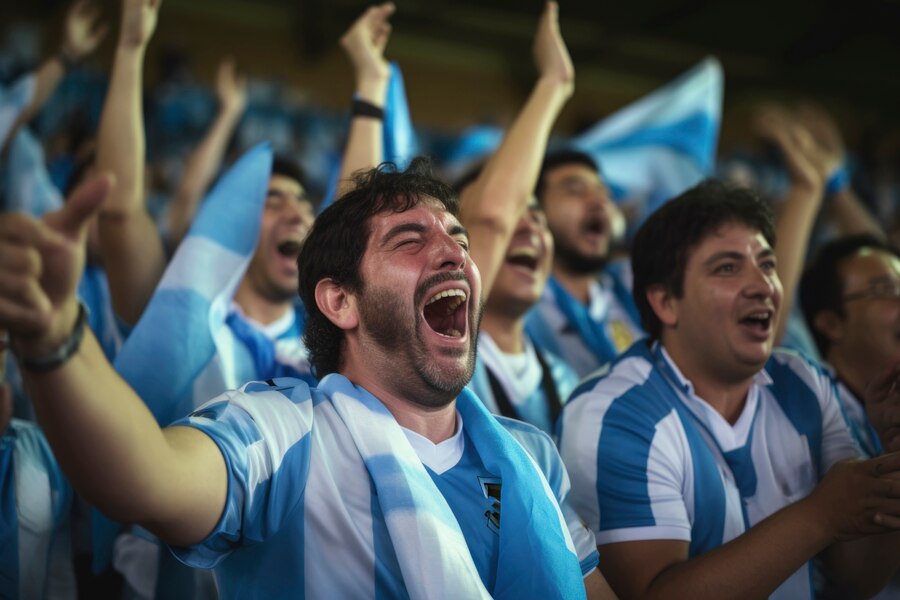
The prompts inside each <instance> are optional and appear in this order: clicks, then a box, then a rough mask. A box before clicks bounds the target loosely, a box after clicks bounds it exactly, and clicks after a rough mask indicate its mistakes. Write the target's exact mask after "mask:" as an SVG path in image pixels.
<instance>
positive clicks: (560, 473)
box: [173, 375, 597, 598]
mask: <svg viewBox="0 0 900 600" xmlns="http://www.w3.org/2000/svg"><path fill="white" fill-rule="evenodd" d="M339 381H340V382H344V383H340V384H339V383H338V382H339ZM346 382H347V380H346V379H344V378H343V377H340V376H338V375H329V376H328V377H326V378H325V379H323V380H322V382H321V383H320V385H319V387H318V388H315V389H311V390H310V391H309V392H302V390H301V388H300V386H301V385H302V384H301V383H300V382H299V381H297V380H288V379H283V380H278V381H276V382H274V383H276V384H279V385H280V386H281V387H274V386H271V385H268V384H262V383H250V384H247V385H246V386H244V388H242V389H241V390H238V391H233V392H227V393H225V394H223V395H222V396H220V397H219V398H216V399H214V400H213V401H211V402H210V403H208V404H206V405H204V406H203V407H201V408H200V409H199V410H198V411H197V412H196V413H195V414H194V415H193V416H191V417H190V418H189V419H187V420H185V421H182V422H181V423H180V424H183V425H190V426H193V427H197V428H199V429H201V430H202V431H204V432H206V433H207V434H208V435H209V436H210V437H211V438H212V439H213V440H214V441H215V442H216V443H217V444H218V446H219V448H220V449H221V451H222V453H223V455H224V457H225V461H226V464H227V468H228V476H229V482H228V490H229V491H228V498H227V501H226V507H225V510H224V511H223V514H222V517H221V519H220V521H219V523H218V525H217V526H216V528H215V530H214V531H213V532H212V533H211V534H210V536H209V537H208V538H207V539H206V540H204V541H203V542H201V543H200V544H197V545H195V546H192V547H190V548H173V552H175V554H176V555H177V556H178V557H179V558H180V559H181V560H183V561H184V562H186V563H187V564H189V565H191V566H197V567H207V568H210V567H214V568H215V569H216V577H217V580H218V584H219V590H220V593H221V594H222V597H224V598H253V597H258V598H275V597H285V596H289V597H292V598H373V597H381V598H388V597H389V598H405V597H409V592H408V590H407V585H406V583H405V582H404V577H403V575H402V573H401V571H400V567H399V563H398V558H397V554H396V552H395V546H394V544H393V543H392V541H391V537H390V535H389V532H388V529H387V526H386V523H385V516H384V514H383V513H382V509H381V506H380V503H379V499H378V497H377V495H376V489H375V486H374V482H373V479H372V476H371V474H370V470H369V468H368V467H367V463H365V462H364V461H363V458H362V457H361V455H360V451H359V450H358V449H357V446H356V443H355V441H354V439H353V437H352V435H351V432H350V431H349V430H348V428H347V426H346V424H345V423H344V421H343V420H342V419H341V416H340V415H339V414H338V411H337V410H336V409H335V406H334V405H333V404H332V403H331V402H330V401H329V397H330V395H331V394H334V393H335V389H337V387H338V385H346ZM295 389H296V390H301V391H300V392H298V393H296V394H295V393H294V391H295ZM310 394H311V395H310ZM499 420H500V422H501V424H502V425H503V427H504V428H505V429H506V430H507V431H508V432H509V433H510V434H511V435H512V436H513V438H514V439H515V440H516V441H517V442H518V443H519V444H520V445H521V446H522V447H523V448H525V449H526V451H527V453H528V454H529V455H530V457H531V459H532V460H533V461H534V463H535V464H536V465H538V467H539V469H540V471H541V472H542V473H543V475H544V478H545V479H546V481H547V483H548V484H549V487H550V489H551V490H552V492H553V494H554V495H555V497H556V499H557V501H558V502H560V503H562V505H563V514H564V515H565V518H566V521H567V525H568V528H569V531H570V536H571V538H572V541H573V544H574V546H575V549H576V552H577V556H578V560H579V562H580V563H581V568H582V573H583V574H586V573H588V572H589V571H591V570H592V569H593V568H595V567H596V564H597V553H596V545H595V541H594V537H593V535H592V534H591V532H590V531H589V530H587V529H586V528H585V527H584V526H583V524H582V523H581V521H580V519H579V518H578V517H577V516H576V515H575V513H574V512H573V511H571V510H570V509H568V508H566V507H565V500H566V496H567V493H568V489H569V482H568V477H567V475H566V472H565V469H564V467H563V465H562V461H561V459H560V458H559V454H558V452H557V451H556V448H555V446H554V445H553V443H552V441H551V440H550V438H549V437H548V436H547V435H546V434H544V433H542V432H540V431H539V430H537V429H536V428H534V427H532V426H530V425H528V424H525V423H521V422H518V421H513V420H511V419H504V418H500V419H499ZM462 431H463V437H464V450H463V451H462V452H461V453H460V457H459V460H458V461H457V462H456V463H455V464H453V465H452V466H448V465H445V467H447V468H446V470H441V469H436V470H433V469H431V468H429V469H428V474H429V476H430V477H431V478H432V480H433V481H435V483H436V485H437V488H438V489H439V490H440V492H441V494H442V495H443V496H444V498H445V500H446V501H447V503H448V504H449V506H450V509H451V510H452V512H453V514H454V515H455V516H456V518H457V521H459V525H460V529H461V531H462V532H463V534H464V536H465V540H466V544H467V545H468V546H469V548H470V554H471V555H472V559H473V561H474V563H475V565H476V567H477V570H478V574H479V575H480V576H481V579H482V582H483V584H484V585H485V586H486V587H487V589H488V590H491V589H492V587H491V586H492V584H493V579H494V578H495V577H496V576H497V574H496V568H495V564H494V563H496V560H497V556H496V554H495V552H494V549H493V547H491V548H487V549H486V546H489V545H490V543H491V542H490V540H492V539H493V537H495V536H496V535H497V534H496V527H497V525H498V524H499V493H500V488H501V486H502V485H503V482H502V481H498V478H497V477H496V476H494V475H492V474H491V473H489V472H487V471H486V469H485V468H484V466H483V462H482V459H481V458H480V456H479V455H478V452H477V451H475V449H474V445H473V444H472V443H471V442H470V439H469V437H468V434H467V433H466V432H467V430H466V428H465V424H464V423H463V424H462ZM413 447H414V448H415V445H413ZM420 459H421V457H420ZM423 462H425V464H428V463H427V461H423ZM495 513H496V514H495ZM535 525H536V526H537V525H538V524H535Z"/></svg>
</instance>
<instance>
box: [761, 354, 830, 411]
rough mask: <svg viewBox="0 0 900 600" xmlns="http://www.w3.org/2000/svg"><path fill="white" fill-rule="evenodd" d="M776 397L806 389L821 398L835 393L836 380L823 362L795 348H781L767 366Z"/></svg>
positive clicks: (766, 369)
mask: <svg viewBox="0 0 900 600" xmlns="http://www.w3.org/2000/svg"><path fill="white" fill-rule="evenodd" d="M765 371H766V373H767V374H768V375H769V377H771V379H772V389H773V393H774V394H775V395H776V397H778V396H781V395H785V394H792V393H793V394H796V393H797V392H798V390H802V391H805V392H806V393H808V394H811V395H814V396H815V397H817V398H819V399H824V398H825V397H827V396H833V395H835V391H834V389H835V388H834V386H835V381H834V378H833V377H832V376H831V374H830V373H829V372H828V370H827V369H825V368H824V367H823V366H822V365H821V364H819V363H818V362H816V361H814V360H813V359H811V358H809V357H807V356H805V355H803V354H800V353H798V352H796V351H794V350H788V349H784V348H779V349H778V350H776V351H775V352H773V353H772V356H771V357H770V358H769V360H768V362H767V363H766V366H765Z"/></svg>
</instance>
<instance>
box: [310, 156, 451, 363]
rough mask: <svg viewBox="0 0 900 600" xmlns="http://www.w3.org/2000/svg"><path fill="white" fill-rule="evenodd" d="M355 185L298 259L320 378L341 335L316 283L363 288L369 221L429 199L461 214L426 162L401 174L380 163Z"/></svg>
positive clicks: (337, 356)
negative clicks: (321, 301)
mask: <svg viewBox="0 0 900 600" xmlns="http://www.w3.org/2000/svg"><path fill="white" fill-rule="evenodd" d="M353 182H354V184H355V187H354V188H353V189H352V190H351V191H349V192H347V193H346V194H344V195H343V196H342V197H341V198H339V199H338V200H336V201H335V202H334V204H332V205H331V206H329V207H328V208H327V209H325V210H324V211H323V212H322V213H321V214H320V215H319V216H318V217H317V218H316V222H315V224H314V225H313V227H312V229H311V230H310V232H309V235H308V236H307V238H306V241H305V242H304V243H303V249H302V250H301V251H300V256H299V257H298V258H297V266H298V268H299V271H300V272H299V277H298V291H299V293H300V298H301V299H302V300H303V303H304V304H305V305H306V310H307V312H308V314H309V318H308V320H307V322H306V332H305V334H304V336H303V338H304V341H305V343H306V346H307V349H308V350H309V354H310V361H311V362H312V364H313V366H314V367H315V370H316V375H317V376H318V377H320V378H321V377H324V376H325V375H327V374H328V373H333V372H336V371H338V369H339V368H340V366H341V351H342V345H343V338H344V334H343V332H342V331H341V330H340V329H339V328H338V327H337V326H335V325H334V324H333V323H332V322H331V321H329V320H328V318H327V317H326V316H325V315H324V314H322V312H321V311H320V310H319V308H318V306H317V305H316V298H315V293H316V285H318V283H319V282H320V281H321V280H323V279H330V280H332V281H334V282H335V283H336V284H338V285H341V286H343V287H344V288H346V289H347V290H348V291H351V292H355V291H359V290H360V289H362V281H361V279H360V275H359V266H360V263H361V262H362V257H363V254H365V251H366V247H367V246H368V243H369V237H370V235H371V221H370V219H371V217H372V216H373V215H377V214H381V213H384V212H395V213H400V212H405V211H407V210H410V209H411V208H414V207H415V206H417V205H419V204H420V203H421V202H423V201H424V200H426V199H428V198H433V199H435V200H437V201H438V202H439V203H440V204H441V205H442V206H443V207H444V208H445V209H446V210H447V212H449V213H450V214H452V215H454V216H457V215H458V213H459V200H458V199H457V197H456V194H455V193H454V191H453V189H452V188H451V187H450V186H449V185H447V184H446V183H444V182H442V181H440V180H438V179H436V178H435V177H434V174H433V169H432V164H431V161H430V160H429V159H428V158H424V157H419V158H416V159H414V160H413V161H412V162H411V163H410V165H409V167H408V168H407V169H406V170H404V171H401V170H399V169H398V168H397V165H395V164H393V163H382V164H381V165H379V166H378V167H377V168H375V169H372V170H370V171H365V172H362V173H358V174H356V175H355V176H354V179H353Z"/></svg>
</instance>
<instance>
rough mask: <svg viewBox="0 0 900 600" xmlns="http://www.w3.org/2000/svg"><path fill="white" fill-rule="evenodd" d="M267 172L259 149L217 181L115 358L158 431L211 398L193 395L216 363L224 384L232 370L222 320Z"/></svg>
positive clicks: (268, 162) (246, 252) (252, 239)
mask: <svg viewBox="0 0 900 600" xmlns="http://www.w3.org/2000/svg"><path fill="white" fill-rule="evenodd" d="M271 173H272V150H271V148H270V147H269V146H268V145H267V144H263V145H259V146H257V147H255V148H253V149H251V150H250V151H248V152H247V153H246V154H245V155H244V156H243V157H242V158H241V159H240V160H239V161H238V162H237V163H235V164H234V166H232V167H231V168H230V169H229V170H228V171H227V172H226V173H225V174H224V175H223V176H222V177H221V178H220V179H219V181H218V183H217V184H216V186H215V187H214V188H213V190H212V191H211V192H210V194H209V196H208V197H207V198H206V199H205V200H204V202H203V204H202V206H201V207H200V210H199V211H198V213H197V216H196V217H195V219H194V221H193V223H192V224H191V228H190V231H189V232H188V235H187V237H186V238H185V239H184V241H183V242H182V243H181V245H180V246H179V247H178V250H177V251H176V252H175V256H174V257H173V258H172V260H171V262H170V263H169V265H168V267H167V268H166V271H165V273H164V275H163V278H162V280H161V281H160V283H159V285H158V286H157V288H156V291H155V292H154V293H153V296H152V298H151V299H150V302H149V304H148V305H147V309H146V310H145V311H144V314H143V315H142V316H141V319H140V321H138V323H137V325H136V326H135V327H134V330H133V331H132V332H131V335H130V336H129V337H128V340H127V341H126V342H125V344H124V345H123V346H122V350H121V351H120V352H119V355H118V356H117V357H116V362H115V367H116V370H117V371H119V373H120V374H121V375H122V377H123V378H124V379H125V381H127V382H128V384H129V385H130V386H131V387H132V388H134V390H135V391H136V392H137V393H138V395H139V396H140V397H141V398H142V399H143V400H144V402H145V403H146V404H147V406H148V407H149V408H150V410H151V411H152V412H153V416H154V417H156V420H157V421H158V422H159V423H160V424H161V425H167V424H169V423H171V422H172V421H174V420H175V419H177V418H179V417H182V416H184V415H186V414H188V413H190V412H191V411H192V410H193V409H194V408H195V404H196V403H199V402H202V401H205V400H207V399H209V398H210V397H212V396H213V395H215V394H209V395H207V396H206V397H199V396H200V395H201V394H202V392H203V390H195V380H196V379H197V377H198V376H200V375H201V373H203V372H204V371H205V370H206V369H207V367H208V366H209V364H210V362H211V361H213V359H214V357H215V359H216V361H217V367H218V368H219V370H220V371H221V372H222V373H223V375H222V377H223V378H225V379H226V381H225V382H224V383H226V384H227V383H229V382H228V381H227V374H228V373H232V372H234V371H235V369H234V365H233V364H231V362H230V359H231V357H232V356H234V352H233V349H232V346H233V344H234V343H235V340H234V336H233V335H231V334H230V332H229V331H228V328H227V327H225V319H226V317H227V314H228V309H229V306H230V304H231V299H232V297H233V296H234V291H235V290H236V289H237V286H238V284H239V283H240V281H241V279H242V278H243V276H244V272H245V271H246V269H247V265H248V264H249V262H250V258H251V256H252V255H253V252H254V250H255V249H256V242H257V239H258V238H259V227H260V222H261V219H262V211H263V204H264V202H265V198H266V192H267V190H268V184H269V178H270V176H271ZM231 387H237V384H236V383H234V384H233V385H231ZM223 389H227V387H223V388H220V389H219V390H217V392H216V393H221V391H222V390H223ZM195 391H196V392H199V393H197V394H195Z"/></svg>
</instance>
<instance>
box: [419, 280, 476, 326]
mask: <svg viewBox="0 0 900 600" xmlns="http://www.w3.org/2000/svg"><path fill="white" fill-rule="evenodd" d="M467 297H468V295H467V294H466V292H465V290H462V289H459V288H453V289H448V290H442V291H440V292H438V293H436V294H434V295H433V296H432V297H431V298H429V300H428V301H427V302H426V303H425V307H424V309H423V311H422V313H423V316H424V317H425V322H426V323H428V326H429V327H430V328H431V329H432V330H433V331H434V332H435V333H437V334H439V335H443V336H445V337H451V338H461V337H463V336H464V335H465V332H466V306H467V303H466V298H467Z"/></svg>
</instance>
